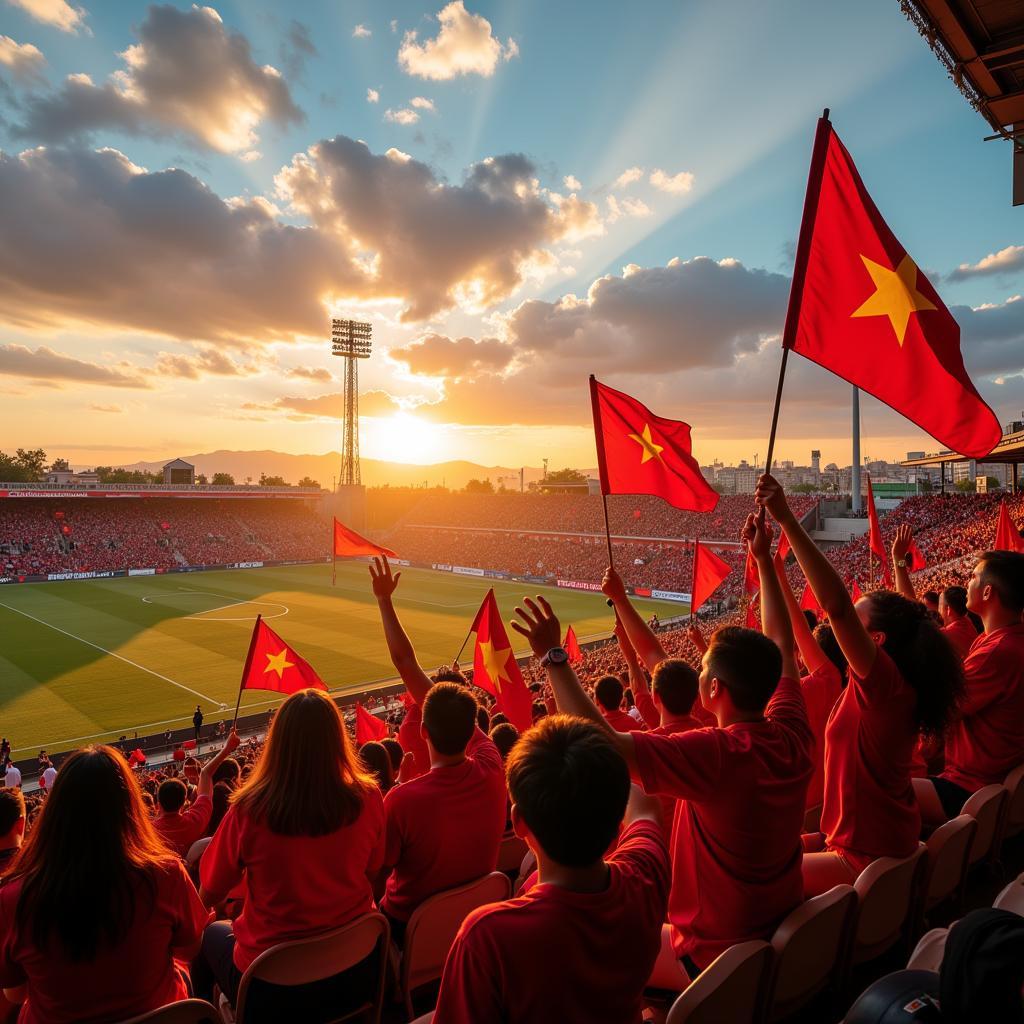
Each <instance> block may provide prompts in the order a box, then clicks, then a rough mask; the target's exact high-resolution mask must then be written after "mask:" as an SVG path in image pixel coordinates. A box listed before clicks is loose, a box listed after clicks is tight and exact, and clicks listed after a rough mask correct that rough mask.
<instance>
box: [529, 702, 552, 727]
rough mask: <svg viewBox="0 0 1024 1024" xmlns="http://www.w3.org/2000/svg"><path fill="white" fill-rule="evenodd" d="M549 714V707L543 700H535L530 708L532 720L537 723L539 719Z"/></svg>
mask: <svg viewBox="0 0 1024 1024" xmlns="http://www.w3.org/2000/svg"><path fill="white" fill-rule="evenodd" d="M547 713H548V706H547V704H545V703H544V701H542V700H535V701H534V702H533V704H532V705H531V707H530V718H531V719H532V720H533V721H534V722H536V721H537V719H538V718H543V717H544V716H545V715H546V714H547Z"/></svg>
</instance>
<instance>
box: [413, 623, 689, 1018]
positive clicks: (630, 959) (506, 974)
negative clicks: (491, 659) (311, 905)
mask: <svg viewBox="0 0 1024 1024" xmlns="http://www.w3.org/2000/svg"><path fill="white" fill-rule="evenodd" d="M555 621H556V622H557V620H555ZM559 636H560V633H559V632H558V631H557V630H555V631H552V632H550V633H549V634H542V635H540V636H539V637H538V645H537V648H535V649H543V650H544V651H545V652H546V651H547V650H548V648H549V647H550V646H552V645H557V644H558V638H559ZM508 779H509V790H510V792H511V796H512V801H513V804H512V820H513V827H514V828H515V831H516V834H517V835H519V836H521V837H522V838H523V839H525V840H526V842H527V843H528V844H529V846H530V849H531V850H532V851H533V852H534V853H535V854H536V856H537V865H538V875H539V877H538V880H537V883H536V884H535V885H533V886H531V887H530V888H529V890H528V891H526V892H524V893H523V894H522V895H520V896H519V897H517V898H516V899H512V900H506V901H505V902H503V903H492V904H490V905H488V906H486V907H482V908H480V909H479V910H476V911H474V912H473V913H472V914H470V915H469V917H467V918H466V920H465V921H464V922H463V924H462V927H461V928H460V929H459V934H458V936H457V937H456V939H455V943H454V945H453V946H452V949H451V951H450V953H449V955H448V961H447V963H446V964H445V968H444V976H443V977H442V979H441V991H440V994H439V997H438V1003H437V1009H436V1011H435V1012H434V1018H433V1020H434V1024H478V1022H481V1021H505V1022H507V1024H561V1022H563V1021H570V1020H579V1021H602V1020H606V1021H616V1022H619V1024H639V1021H640V1012H641V1006H640V1000H641V995H642V993H643V990H644V986H645V985H646V983H647V979H648V978H649V977H650V973H651V968H652V967H653V965H654V961H655V958H656V957H657V954H658V947H659V942H660V934H661V923H662V921H663V920H664V918H665V906H666V900H667V896H668V887H669V867H668V855H667V853H666V850H665V845H664V841H663V839H662V837H661V829H660V827H659V823H658V820H657V819H658V814H659V807H658V802H657V801H656V800H654V799H652V798H650V797H646V796H644V795H643V794H642V793H641V792H640V791H639V790H638V789H636V788H635V787H633V789H632V793H633V795H632V797H631V798H630V791H631V787H630V784H629V770H628V768H627V767H626V764H625V761H624V760H623V759H622V756H621V755H620V754H619V752H618V751H617V750H616V749H615V746H614V744H613V743H612V742H611V740H610V738H609V736H608V734H607V732H606V731H605V730H604V729H602V728H600V727H599V726H597V725H595V724H593V723H591V722H584V721H581V720H579V719H578V718H568V717H566V716H564V715H559V716H555V717H553V718H545V719H543V720H542V721H541V722H539V723H538V724H537V725H536V726H534V727H533V728H532V729H530V730H529V731H528V732H527V733H526V734H525V735H524V736H523V738H522V739H521V740H520V742H519V743H518V744H517V745H516V748H515V750H514V751H513V752H512V754H511V755H510V757H509V766H508ZM627 798H629V802H628V805H627ZM620 825H622V826H623V829H622V834H621V836H619V840H618V844H617V845H616V847H615V850H614V852H612V853H611V854H610V855H609V856H608V857H607V858H606V859H605V858H603V854H604V852H605V850H607V849H608V847H609V845H610V844H611V843H612V842H614V840H615V836H616V833H617V832H618V830H619V827H620Z"/></svg>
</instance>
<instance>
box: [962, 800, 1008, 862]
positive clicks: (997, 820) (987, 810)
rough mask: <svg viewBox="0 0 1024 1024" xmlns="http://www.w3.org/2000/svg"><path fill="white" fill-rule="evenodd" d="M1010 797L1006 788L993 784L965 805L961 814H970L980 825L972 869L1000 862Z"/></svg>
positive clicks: (972, 858)
mask: <svg viewBox="0 0 1024 1024" xmlns="http://www.w3.org/2000/svg"><path fill="white" fill-rule="evenodd" d="M1009 795H1010V794H1009V793H1008V792H1007V791H1006V788H1005V787H1003V786H1000V785H996V784H993V785H991V786H985V787H984V788H983V789H979V790H978V792H977V793H975V794H974V795H973V796H972V797H971V798H970V799H969V800H968V801H967V803H965V804H964V807H963V810H962V811H961V812H960V813H961V814H969V815H970V816H971V817H972V818H974V820H975V821H976V822H977V823H978V830H977V831H976V832H975V833H974V841H973V842H972V843H971V853H970V858H969V861H968V863H969V865H970V866H971V867H974V865H975V864H979V863H981V862H982V861H986V862H987V863H990V864H992V863H995V862H996V861H998V860H999V847H1000V844H1001V839H1002V835H1001V834H1002V825H1003V811H1004V810H1005V808H1006V803H1007V800H1008V798H1009Z"/></svg>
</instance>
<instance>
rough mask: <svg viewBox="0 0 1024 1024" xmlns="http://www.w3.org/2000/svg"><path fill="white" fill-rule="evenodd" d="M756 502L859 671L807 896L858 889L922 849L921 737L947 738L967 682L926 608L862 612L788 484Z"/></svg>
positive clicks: (773, 485)
mask: <svg viewBox="0 0 1024 1024" xmlns="http://www.w3.org/2000/svg"><path fill="white" fill-rule="evenodd" d="M755 497H756V500H757V501H758V502H759V503H761V504H763V505H764V506H765V507H767V509H768V511H769V512H771V514H772V515H773V516H774V518H775V519H776V520H777V521H778V523H779V525H780V526H781V527H782V529H783V530H784V531H785V534H786V537H787V538H788V539H789V543H790V546H791V548H792V550H793V553H794V554H795V555H796V558H797V561H798V562H799V563H800V568H801V569H802V570H803V573H804V576H806V577H807V582H808V584H809V585H810V587H811V589H812V590H813V592H814V596H815V597H816V598H817V600H818V603H819V604H820V605H821V607H822V609H823V610H824V612H825V614H826V615H827V616H828V619H829V623H830V625H831V627H832V631H833V633H834V634H835V638H836V641H837V642H838V644H839V646H840V648H841V649H842V652H843V655H844V656H845V657H846V660H847V663H848V664H849V683H848V684H847V687H846V689H845V690H844V691H843V695H842V697H841V698H840V700H839V702H838V703H837V704H836V706H835V709H834V710H833V712H832V715H831V717H830V718H829V722H828V726H827V728H826V730H825V793H824V804H823V807H822V815H821V833H818V834H816V835H814V836H809V837H806V838H805V843H804V848H805V851H806V852H805V855H804V861H803V874H804V891H805V893H806V894H807V895H808V896H814V895H817V894H819V893H822V892H826V891H828V890H829V889H831V888H832V887H833V886H835V885H839V884H841V883H852V882H854V881H855V880H856V878H857V875H858V874H859V873H860V872H861V871H862V870H863V869H864V867H866V866H867V865H868V864H869V863H870V862H871V861H872V860H874V859H875V858H877V857H907V856H909V855H910V854H911V853H913V852H914V850H915V849H917V843H918V837H919V835H920V831H921V816H920V814H919V812H918V809H917V802H916V801H915V799H914V789H913V786H912V784H911V777H912V771H913V764H914V755H915V750H916V749H917V745H918V737H919V735H921V734H923V735H924V736H925V737H926V738H927V737H931V736H935V735H941V733H942V732H943V730H944V729H945V727H946V724H947V722H948V721H949V718H950V715H951V714H952V711H953V708H954V706H955V704H956V701H957V699H958V697H959V695H960V693H961V692H962V689H963V676H962V673H961V670H960V663H959V659H958V658H957V656H956V652H955V651H954V650H953V648H952V647H951V646H950V644H949V641H948V640H946V638H945V637H944V636H942V634H941V633H940V632H939V629H938V627H937V626H936V625H935V624H934V622H933V621H932V620H931V618H930V617H929V615H928V612H927V611H926V609H925V608H924V606H923V605H921V604H918V602H916V601H910V600H908V599H907V598H905V597H903V596H901V595H899V594H894V593H891V592H890V591H885V590H879V591H875V592H874V593H873V594H871V595H870V596H868V597H865V598H862V599H861V600H860V601H858V602H857V604H856V606H854V603H853V600H852V599H851V597H850V595H849V593H848V592H847V589H846V584H845V583H844V582H843V580H842V577H841V576H840V575H839V574H838V573H837V572H836V570H835V569H834V568H833V566H832V564H831V563H830V562H829V561H828V559H827V558H826V556H825V554H824V553H823V552H822V551H821V550H820V549H819V548H818V547H817V545H816V544H815V543H814V541H813V540H811V538H810V537H809V536H808V535H807V533H806V532H805V531H804V529H803V527H802V526H801V525H800V523H799V521H798V520H797V518H796V516H794V515H793V513H792V511H791V510H790V508H789V505H788V504H787V503H786V496H785V493H784V492H783V490H782V487H781V486H780V485H779V483H778V481H776V480H775V478H774V477H772V476H769V475H764V476H762V477H761V479H760V480H759V481H758V485H757V490H756V492H755ZM908 541H909V538H908ZM894 554H895V544H894Z"/></svg>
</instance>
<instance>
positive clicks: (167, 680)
mask: <svg viewBox="0 0 1024 1024" xmlns="http://www.w3.org/2000/svg"><path fill="white" fill-rule="evenodd" d="M0 608H6V609H7V610H8V611H9V612H14V613H15V614H16V615H24V616H25V618H26V619H31V620H32V621H33V622H38V623H39V625H41V626H47V627H49V628H50V629H53V630H56V632H58V633H63V634H64V636H67V637H70V638H71V639H72V640H77V641H78V642H79V643H80V644H85V645H86V646H88V647H92V648H95V650H97V651H102V652H103V653H104V654H108V655H110V657H111V658H117V660H118V661H123V662H124V663H125V664H126V665H131V666H132V668H137V669H138V670H139V671H140V672H147V673H149V675H151V676H156V678H157V679H162V680H163V681H164V682H165V683H170V684H171V686H176V687H177V688H178V689H179V690H184V691H185V692H186V693H191V694H193V695H194V696H196V697H201V698H202V699H203V700H205V701H207V702H208V703H210V704H215V705H216V706H217V707H220V705H221V701H219V700H217V699H216V698H214V697H211V696H209V695H208V694H205V693H200V692H199V691H198V690H193V689H192V687H191V686H186V685H185V684H184V683H179V682H178V681H177V680H175V679H171V678H170V677H169V676H165V675H161V674H160V673H159V672H154V671H153V669H151V668H146V666H145V665H140V664H139V663H138V662H137V661H132V660H131V658H126V657H125V656H124V655H123V654H117V653H116V652H115V651H110V650H107V648H106V647H101V646H100V645H99V644H94V643H93V642H92V641H91V640H86V639H85V637H81V636H76V635H75V634H74V633H69V632H68V631H67V630H66V629H61V627H60V626H55V625H54V624H53V623H52V622H47V621H46V620H45V619H40V618H37V617H36V616H35V615H30V614H29V613H28V612H23V611H22V610H21V609H20V608H12V607H11V606H10V605H9V604H3V603H2V602H0Z"/></svg>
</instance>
